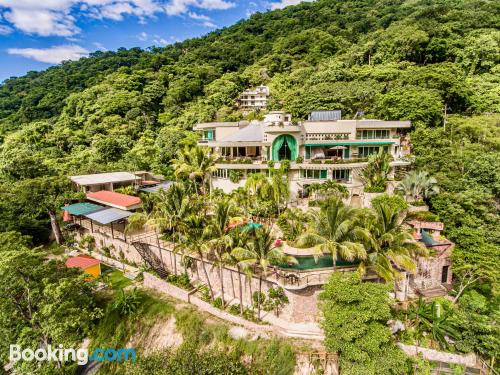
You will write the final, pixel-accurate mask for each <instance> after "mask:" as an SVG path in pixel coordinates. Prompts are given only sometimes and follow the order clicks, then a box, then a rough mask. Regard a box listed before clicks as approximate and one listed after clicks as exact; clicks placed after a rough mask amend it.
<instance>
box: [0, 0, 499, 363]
mask: <svg viewBox="0 0 500 375" xmlns="http://www.w3.org/2000/svg"><path fill="white" fill-rule="evenodd" d="M262 83H264V84H267V85H268V86H269V87H270V89H271V94H272V97H271V108H272V109H283V110H286V111H289V112H290V113H291V114H292V115H293V117H294V118H295V119H303V118H305V117H306V115H307V113H308V112H309V111H311V110H318V109H341V110H342V115H343V118H353V117H354V116H355V114H356V113H358V114H360V113H363V114H362V116H364V117H367V118H382V119H393V120H405V119H407V120H411V121H412V123H413V125H414V129H413V131H412V133H411V134H410V136H411V141H412V144H413V153H414V155H415V157H416V159H415V164H414V167H415V168H416V169H418V170H424V171H427V172H429V173H430V174H431V175H432V176H434V177H436V179H437V181H438V184H439V188H440V193H439V194H437V195H435V196H433V197H432V198H430V200H428V201H427V202H426V203H428V204H429V206H430V207H431V211H433V212H434V213H435V214H437V215H438V216H439V218H440V219H441V220H442V221H444V223H445V228H446V229H445V232H446V233H445V234H446V236H447V237H448V238H449V239H451V240H452V241H454V242H455V243H456V244H457V246H456V248H455V250H454V273H455V276H456V280H457V281H458V282H460V281H462V282H464V283H467V282H471V283H473V284H474V285H475V286H476V288H475V289H474V290H473V291H472V292H471V293H469V294H468V295H466V296H465V297H464V298H463V300H461V302H460V303H461V310H460V314H461V315H460V316H459V318H460V319H459V320H458V321H459V322H460V325H461V326H462V327H467V332H466V334H464V339H463V340H461V341H460V342H459V343H458V344H457V346H460V347H459V348H458V349H459V350H461V351H463V352H467V351H471V350H473V351H475V352H478V353H481V354H482V355H484V356H485V357H487V358H498V356H499V355H500V353H499V350H500V349H499V347H500V344H499V338H498V335H497V334H496V333H497V332H498V311H499V310H498V307H499V301H500V299H499V297H498V264H500V251H499V245H500V230H499V228H500V216H499V212H498V211H499V207H500V200H499V198H500V196H499V194H500V163H499V160H500V2H498V1H494V0H491V1H489V0H406V1H403V0H351V1H349V0H318V1H315V2H307V3H303V4H301V5H298V6H294V7H288V8H285V9H283V10H276V11H272V12H268V13H263V14H259V13H258V14H255V15H253V16H252V17H251V18H250V19H249V20H244V21H241V22H239V23H238V24H236V25H234V26H231V27H228V28H224V29H221V30H218V31H215V32H212V33H210V34H208V35H206V36H204V37H201V38H196V39H191V40H187V41H185V42H182V43H176V44H174V45H170V46H167V47H165V48H154V49H151V50H147V51H144V50H141V49H131V50H125V49H120V50H118V51H116V52H105V53H102V52H98V53H94V54H92V55H91V56H90V57H88V58H83V59H81V60H79V61H75V62H66V63H63V64H62V65H60V66H56V67H52V68H49V69H47V70H46V71H43V72H30V73H29V74H27V75H26V76H24V77H19V78H11V79H9V80H7V81H5V82H4V83H3V84H2V85H1V86H0V177H1V182H0V232H6V231H17V232H20V233H22V234H26V235H29V236H31V238H32V241H33V244H40V243H44V242H46V241H47V239H48V234H49V228H50V226H49V213H53V212H55V211H56V210H57V209H58V208H59V207H60V206H61V205H62V204H63V202H64V199H65V198H67V194H68V180H67V178H66V176H67V175H69V174H83V173H92V172H103V171H108V170H127V169H128V170H139V169H146V170H153V171H155V172H158V173H162V174H164V175H166V176H171V173H172V172H171V170H170V167H169V161H170V160H171V159H172V158H173V157H174V155H175V153H176V152H177V150H179V149H180V148H181V147H183V146H184V145H193V144H194V142H195V139H196V136H195V135H194V133H193V132H192V131H191V129H192V126H193V125H194V124H195V123H196V122H198V121H212V120H223V121H231V120H238V119H242V118H243V117H242V114H241V113H240V112H238V111H237V110H236V108H235V106H234V103H235V99H236V98H237V96H238V94H239V93H240V92H241V91H243V90H244V89H245V88H249V87H252V86H255V85H258V84H262ZM260 115H261V114H256V113H252V114H250V115H248V116H247V118H248V119H251V118H255V117H258V116H260ZM15 236H17V235H15ZM15 236H14V237H15ZM27 241H28V240H27ZM4 245H5V244H0V246H4ZM462 301H464V302H462ZM457 319H458V318H457ZM464 322H465V323H464Z"/></svg>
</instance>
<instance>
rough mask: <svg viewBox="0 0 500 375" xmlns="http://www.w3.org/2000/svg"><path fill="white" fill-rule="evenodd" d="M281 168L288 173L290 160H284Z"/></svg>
mask: <svg viewBox="0 0 500 375" xmlns="http://www.w3.org/2000/svg"><path fill="white" fill-rule="evenodd" d="M280 170H281V172H283V173H288V171H289V170H290V160H282V161H281V165H280Z"/></svg>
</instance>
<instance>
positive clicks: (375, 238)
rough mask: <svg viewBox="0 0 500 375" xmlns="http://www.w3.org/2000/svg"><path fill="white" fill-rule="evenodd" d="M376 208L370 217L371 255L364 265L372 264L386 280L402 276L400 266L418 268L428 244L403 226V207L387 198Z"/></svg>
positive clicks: (369, 241) (369, 242) (368, 248)
mask: <svg viewBox="0 0 500 375" xmlns="http://www.w3.org/2000/svg"><path fill="white" fill-rule="evenodd" d="M373 208H374V215H372V216H369V217H368V218H367V219H366V227H367V228H368V229H369V231H370V237H369V240H368V241H367V242H365V247H366V248H367V250H368V257H367V258H366V259H365V261H364V262H363V266H364V267H366V266H367V265H369V266H372V267H373V269H374V270H375V272H376V273H377V274H378V275H379V276H380V277H382V278H383V279H384V280H386V281H392V280H394V279H397V278H399V277H400V272H399V269H404V270H407V271H410V272H415V270H416V264H415V259H416V257H417V256H426V255H427V254H428V250H427V248H426V247H425V246H423V245H422V244H420V243H419V242H418V241H417V240H415V239H414V238H413V236H412V235H411V234H410V232H409V231H408V230H406V229H404V228H403V226H402V220H401V209H400V208H397V207H395V206H394V205H390V204H388V203H387V202H383V201H382V202H380V203H379V204H376V205H375V206H374V207H373Z"/></svg>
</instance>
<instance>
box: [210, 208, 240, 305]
mask: <svg viewBox="0 0 500 375" xmlns="http://www.w3.org/2000/svg"><path fill="white" fill-rule="evenodd" d="M233 211H234V207H233V204H232V203H231V201H230V200H228V199H224V198H223V199H219V200H218V201H217V202H215V204H214V205H213V216H212V217H211V219H210V221H209V223H208V225H207V227H206V228H205V231H204V233H203V237H204V238H207V239H208V241H207V242H206V243H205V244H204V252H205V253H212V252H213V254H214V255H215V265H216V266H217V267H218V269H219V279H220V286H221V297H222V308H224V304H225V301H224V277H223V269H224V264H226V261H227V257H226V256H225V254H226V253H227V252H228V251H229V249H230V247H231V245H232V242H233V241H232V237H231V236H230V235H229V233H228V231H229V228H228V225H229V222H230V219H231V214H232V212H233Z"/></svg>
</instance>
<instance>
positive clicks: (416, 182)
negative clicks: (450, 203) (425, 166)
mask: <svg viewBox="0 0 500 375" xmlns="http://www.w3.org/2000/svg"><path fill="white" fill-rule="evenodd" d="M396 191H397V192H399V193H401V194H403V195H404V197H405V198H406V199H407V200H408V201H409V202H415V201H418V200H421V199H425V198H429V197H431V196H432V195H436V194H437V193H439V187H438V186H437V180H436V179H435V178H434V177H431V176H430V175H429V173H428V172H425V171H421V172H417V171H412V172H410V173H408V174H407V175H406V176H405V177H404V178H403V180H402V181H401V182H400V183H399V184H398V186H396Z"/></svg>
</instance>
